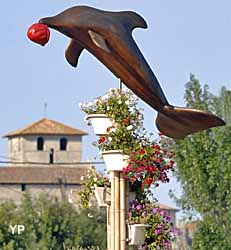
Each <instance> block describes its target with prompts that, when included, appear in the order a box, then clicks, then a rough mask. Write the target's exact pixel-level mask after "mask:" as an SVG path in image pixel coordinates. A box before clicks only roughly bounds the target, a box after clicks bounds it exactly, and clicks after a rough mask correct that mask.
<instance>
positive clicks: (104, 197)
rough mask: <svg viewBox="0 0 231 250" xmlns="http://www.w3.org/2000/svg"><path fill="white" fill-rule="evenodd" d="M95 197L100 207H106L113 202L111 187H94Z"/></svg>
mask: <svg viewBox="0 0 231 250" xmlns="http://www.w3.org/2000/svg"><path fill="white" fill-rule="evenodd" d="M94 193H95V198H96V200H97V203H98V205H99V207H106V206H107V204H108V203H110V202H111V189H110V188H105V187H96V186H95V187H94Z"/></svg>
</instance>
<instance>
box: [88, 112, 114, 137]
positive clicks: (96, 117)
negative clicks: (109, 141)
mask: <svg viewBox="0 0 231 250" xmlns="http://www.w3.org/2000/svg"><path fill="white" fill-rule="evenodd" d="M85 119H86V120H87V121H89V122H90V125H91V126H92V127H93V130H94V132H95V134H96V135H98V136H102V135H106V134H107V128H108V127H111V126H112V125H113V120H112V118H110V117H108V116H107V115H104V114H92V115H88V116H86V118H85Z"/></svg>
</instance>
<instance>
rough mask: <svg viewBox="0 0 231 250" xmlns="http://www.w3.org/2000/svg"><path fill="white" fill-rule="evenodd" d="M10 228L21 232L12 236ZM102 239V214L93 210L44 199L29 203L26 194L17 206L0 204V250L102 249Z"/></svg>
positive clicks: (104, 245) (28, 197)
mask: <svg viewBox="0 0 231 250" xmlns="http://www.w3.org/2000/svg"><path fill="white" fill-rule="evenodd" d="M89 214H91V216H90V217H89ZM10 225H13V226H14V225H24V226H25V231H24V232H23V233H21V234H19V235H18V234H14V235H12V233H11V231H10V228H9V226H10ZM106 238H107V237H106V216H105V211H100V210H98V209H96V208H93V209H87V210H82V209H80V210H76V208H75V207H73V205H71V204H69V203H67V202H66V201H58V200H57V199H54V198H49V197H47V196H45V195H41V196H40V197H39V198H36V199H32V198H31V196H30V195H29V194H26V195H25V196H24V199H23V200H22V202H21V204H20V205H18V206H16V204H15V203H13V202H5V203H2V204H0V249H2V250H31V249H33V250H53V249H55V250H63V249H68V248H69V249H74V247H75V248H76V249H77V246H82V247H86V246H98V247H99V248H100V249H106Z"/></svg>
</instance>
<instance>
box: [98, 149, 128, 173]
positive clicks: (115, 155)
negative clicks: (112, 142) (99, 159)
mask: <svg viewBox="0 0 231 250" xmlns="http://www.w3.org/2000/svg"><path fill="white" fill-rule="evenodd" d="M102 156H103V160H104V162H105V165H106V167H107V171H122V170H123V168H124V167H126V166H127V165H128V161H129V155H125V154H123V153H122V151H120V150H109V151H104V152H102Z"/></svg>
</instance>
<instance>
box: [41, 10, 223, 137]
mask: <svg viewBox="0 0 231 250" xmlns="http://www.w3.org/2000/svg"><path fill="white" fill-rule="evenodd" d="M39 22H40V23H43V24H46V25H48V26H49V27H50V28H53V29H55V30H58V31H60V32H61V33H63V34H65V35H66V36H68V37H70V38H71V41H70V44H69V46H68V48H67V50H66V52H65V57H66V59H67V61H68V62H69V63H70V64H71V65H72V66H74V67H76V66H77V64H78V59H79V56H80V54H81V52H82V51H83V50H84V49H87V50H88V51H89V52H90V53H92V54H93V55H94V56H95V57H96V58H98V60H99V61H101V62H102V63H103V64H104V65H105V66H106V67H107V68H108V69H109V70H110V71H111V72H112V73H113V74H114V75H115V76H116V77H118V78H120V79H121V80H122V81H123V83H124V84H126V86H127V87H128V88H130V89H131V90H132V91H133V92H134V93H135V94H136V95H137V96H139V97H140V98H141V99H142V100H143V101H145V102H146V103H148V104H149V105H150V106H151V107H152V108H154V109H155V110H157V111H158V115H157V119H156V126H157V127H158V129H159V130H160V131H161V132H162V133H163V134H165V135H167V136H169V137H172V138H175V139H180V138H184V137H185V136H186V135H189V134H192V133H195V132H198V131H201V130H204V129H208V128H211V127H216V126H222V125H225V122H224V121H223V120H222V119H220V118H218V117H217V116H215V115H213V114H211V113H208V112H206V111H201V110H196V109H188V108H179V107H174V106H172V105H170V104H169V103H168V101H167V99H166V97H165V95H164V93H163V91H162V89H161V87H160V84H159V82H158V80H157V78H156V77H155V75H154V73H153V72H152V70H151V68H150V67H149V65H148V63H147V62H146V60H145V58H144V56H143V55H142V53H141V51H140V50H139V48H138V46H137V45H136V43H135V41H134V40H133V37H132V31H133V29H134V28H137V27H140V28H147V24H146V22H145V20H144V19H143V18H142V17H141V16H140V15H138V14H137V13H135V12H131V11H123V12H109V11H103V10H99V9H95V8H92V7H88V6H76V7H72V8H69V9H67V10H65V11H63V12H61V13H60V14H58V15H56V16H53V17H47V18H42V19H41V20H40V21H39Z"/></svg>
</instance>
